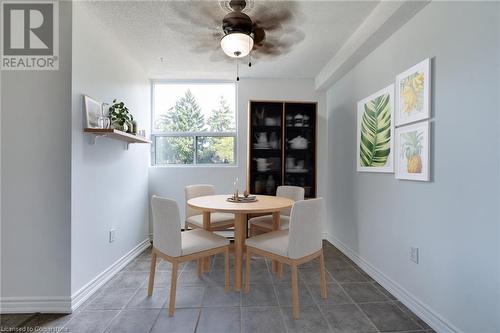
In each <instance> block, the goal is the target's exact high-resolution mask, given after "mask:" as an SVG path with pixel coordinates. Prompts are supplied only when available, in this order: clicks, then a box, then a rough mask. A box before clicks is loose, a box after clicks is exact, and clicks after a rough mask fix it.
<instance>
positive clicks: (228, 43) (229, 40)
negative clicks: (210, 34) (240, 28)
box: [220, 32, 253, 58]
mask: <svg viewBox="0 0 500 333" xmlns="http://www.w3.org/2000/svg"><path fill="white" fill-rule="evenodd" d="M220 46H221V47H222V50H223V51H224V53H225V54H227V55H228V56H230V57H232V58H242V57H244V56H246V55H248V54H249V53H250V51H251V50H252V48H253V38H252V37H251V36H250V35H247V34H244V33H241V32H233V33H230V34H227V35H225V36H224V37H222V39H221V41H220Z"/></svg>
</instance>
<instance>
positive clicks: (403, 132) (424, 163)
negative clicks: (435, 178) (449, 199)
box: [396, 121, 430, 181]
mask: <svg viewBox="0 0 500 333" xmlns="http://www.w3.org/2000/svg"><path fill="white" fill-rule="evenodd" d="M396 156H397V157H396V178H398V179H409V180H420V181H429V180H430V175H429V165H430V136H429V121H423V122H420V123H416V124H412V125H407V126H402V127H398V128H396Z"/></svg>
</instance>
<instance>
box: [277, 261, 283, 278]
mask: <svg viewBox="0 0 500 333" xmlns="http://www.w3.org/2000/svg"><path fill="white" fill-rule="evenodd" d="M276 269H277V270H278V272H277V274H278V277H279V278H282V277H283V264H282V263H280V262H279V263H278V266H277V267H276Z"/></svg>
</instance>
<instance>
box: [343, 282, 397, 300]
mask: <svg viewBox="0 0 500 333" xmlns="http://www.w3.org/2000/svg"><path fill="white" fill-rule="evenodd" d="M342 288H344V290H345V291H346V292H347V294H348V295H349V296H351V298H352V299H353V300H354V302H356V303H363V302H383V301H388V300H389V299H388V298H387V297H386V296H385V295H384V294H382V293H381V292H380V291H379V290H378V289H377V288H375V287H374V286H373V284H371V283H366V282H365V283H343V284H342Z"/></svg>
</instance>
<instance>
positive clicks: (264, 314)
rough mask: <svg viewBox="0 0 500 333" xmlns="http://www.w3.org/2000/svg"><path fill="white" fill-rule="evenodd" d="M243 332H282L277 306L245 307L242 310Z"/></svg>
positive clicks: (281, 322) (281, 320)
mask: <svg viewBox="0 0 500 333" xmlns="http://www.w3.org/2000/svg"><path fill="white" fill-rule="evenodd" d="M242 316H243V317H242V321H243V332H244V333H280V332H282V333H284V332H285V323H284V322H283V318H282V315H281V311H280V308H279V307H246V308H243V312H242Z"/></svg>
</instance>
